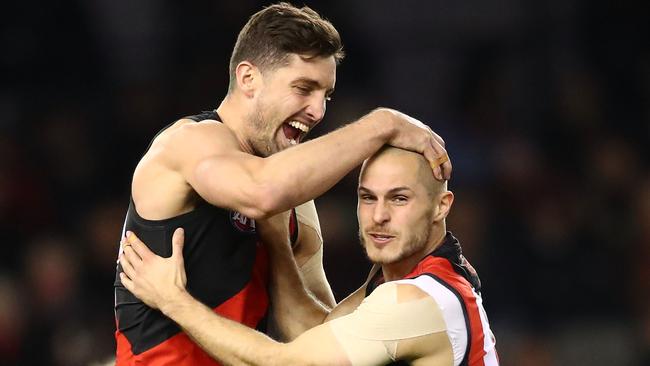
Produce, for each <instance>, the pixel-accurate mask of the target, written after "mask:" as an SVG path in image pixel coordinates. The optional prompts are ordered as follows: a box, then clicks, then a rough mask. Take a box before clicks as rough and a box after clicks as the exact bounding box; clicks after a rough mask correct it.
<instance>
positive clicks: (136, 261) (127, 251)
mask: <svg viewBox="0 0 650 366" xmlns="http://www.w3.org/2000/svg"><path fill="white" fill-rule="evenodd" d="M122 257H123V258H124V260H126V261H128V262H129V264H130V265H131V267H133V268H135V269H137V268H140V265H141V264H142V258H140V256H139V255H138V253H136V252H135V250H134V249H133V245H131V244H127V245H125V246H124V250H123V251H122Z"/></svg>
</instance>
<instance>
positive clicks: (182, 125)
mask: <svg viewBox="0 0 650 366" xmlns="http://www.w3.org/2000/svg"><path fill="white" fill-rule="evenodd" d="M154 144H157V145H158V146H159V147H160V148H161V149H164V150H165V151H167V152H170V153H172V155H173V156H178V154H187V153H193V154H198V155H202V154H212V153H219V152H222V151H231V150H232V149H236V150H239V149H240V147H239V144H238V142H237V138H236V136H235V134H234V133H233V131H232V130H231V129H230V128H228V127H227V126H226V125H224V124H222V123H218V122H216V121H212V120H205V121H201V122H194V121H192V120H189V119H181V120H179V121H177V122H176V123H175V124H174V125H173V126H171V127H170V128H169V129H168V130H167V131H165V132H164V133H163V134H161V136H159V137H158V138H157V141H155V142H154ZM152 147H153V146H152ZM181 156H182V155H181Z"/></svg>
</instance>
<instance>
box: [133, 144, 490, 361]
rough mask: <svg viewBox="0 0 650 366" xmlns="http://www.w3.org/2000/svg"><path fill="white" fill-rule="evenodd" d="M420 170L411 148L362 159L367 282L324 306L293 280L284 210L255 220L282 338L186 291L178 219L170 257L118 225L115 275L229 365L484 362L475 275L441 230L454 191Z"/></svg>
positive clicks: (485, 344) (486, 350)
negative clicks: (119, 265) (123, 234)
mask: <svg viewBox="0 0 650 366" xmlns="http://www.w3.org/2000/svg"><path fill="white" fill-rule="evenodd" d="M427 169H429V168H428V163H427V162H426V160H425V159H424V158H423V157H422V155H420V154H417V153H413V152H409V151H405V150H402V149H397V148H393V147H384V148H382V149H380V150H379V151H378V152H377V153H376V154H374V155H373V156H371V157H370V158H369V159H367V160H366V161H365V162H364V164H363V167H362V169H361V173H360V177H359V187H358V208H357V215H358V220H359V237H360V239H361V243H362V245H363V247H364V248H365V250H366V253H367V255H368V257H369V258H370V260H371V261H372V262H373V263H374V264H375V265H374V266H373V268H372V270H371V272H370V275H369V276H368V280H367V281H366V282H365V283H364V284H363V285H362V286H361V287H360V288H359V289H358V290H357V291H355V292H354V293H352V294H351V295H350V296H348V297H347V298H346V299H344V300H343V301H341V303H339V304H338V305H337V306H336V307H335V308H334V309H333V310H332V311H327V310H326V309H324V308H323V307H322V306H319V305H318V303H317V302H316V301H314V300H313V298H312V297H310V296H309V294H308V293H307V291H305V290H304V286H302V283H301V279H300V276H299V275H298V270H297V267H296V264H295V261H294V259H293V257H292V256H291V253H290V247H289V243H288V241H287V240H286V239H284V238H285V237H286V221H287V218H286V214H283V215H278V216H276V217H274V218H272V219H269V220H265V221H264V222H262V221H260V223H259V230H260V235H261V236H262V238H263V240H264V241H265V243H266V244H267V245H268V246H269V251H270V253H271V264H272V268H273V280H272V283H273V289H274V291H273V292H274V297H273V301H275V306H277V307H279V308H281V309H283V310H284V311H285V312H286V313H287V314H293V319H292V321H287V322H286V323H284V324H282V327H281V329H282V331H283V332H284V335H285V336H286V338H287V339H288V340H290V341H289V342H288V343H278V342H276V341H274V340H272V339H270V338H268V337H266V336H264V335H263V334H261V333H258V332H256V331H254V330H251V329H247V328H245V327H242V326H241V325H239V324H237V323H234V322H232V321H229V320H227V319H224V318H222V317H219V316H218V315H215V314H214V313H212V312H211V311H210V310H209V309H208V308H207V307H205V306H204V305H202V304H201V303H199V302H198V301H196V300H195V299H193V298H192V296H191V295H190V294H189V293H188V292H187V291H186V290H185V284H184V281H183V273H184V271H183V257H182V246H183V232H182V230H180V229H179V230H178V231H177V232H176V233H175V237H174V250H173V254H172V256H171V257H170V258H161V257H158V256H156V255H154V254H153V253H151V252H150V251H148V250H147V248H146V246H145V245H144V244H143V243H142V242H141V241H140V240H139V239H138V238H137V237H136V236H135V235H129V236H128V237H127V239H126V240H125V242H124V243H125V245H126V248H127V250H126V251H125V253H124V254H123V255H122V256H121V260H122V261H123V263H124V264H125V266H124V270H125V273H123V274H122V275H121V276H122V281H123V282H124V284H125V286H126V287H127V288H128V289H129V290H131V291H132V292H133V293H134V294H135V295H136V296H138V297H139V298H141V299H142V300H143V301H144V302H145V303H147V304H149V305H150V306H152V307H156V308H159V309H160V310H161V311H162V312H163V313H164V314H165V315H167V316H168V317H170V318H171V319H173V320H174V321H175V322H177V323H178V324H179V325H180V326H181V327H182V328H183V329H184V330H185V331H186V332H187V333H188V334H189V335H190V336H191V337H192V338H193V339H194V340H195V341H196V342H197V343H198V344H199V345H201V347H203V348H204V349H205V350H206V351H207V352H208V353H209V354H210V355H211V356H212V357H214V358H215V359H218V360H220V361H223V362H226V363H229V364H247V365H307V364H309V365H354V366H357V365H385V364H390V363H405V362H406V363H412V364H414V365H454V366H458V365H469V366H496V365H498V364H499V361H498V357H497V354H496V349H495V339H494V336H493V334H492V331H491V330H490V326H489V323H488V319H487V316H486V314H485V310H484V309H483V305H482V299H481V296H480V281H479V279H478V276H477V274H476V272H475V271H474V269H473V268H472V267H471V265H470V264H469V262H468V261H467V260H466V259H465V257H464V256H463V255H462V253H461V247H460V244H459V242H458V240H457V239H456V238H455V237H454V236H453V235H452V234H451V233H450V232H448V231H447V229H446V222H445V219H446V217H447V215H448V213H449V211H450V209H451V206H452V203H453V200H454V195H453V193H452V192H450V191H448V190H447V183H446V182H441V181H437V180H436V179H434V178H433V177H432V176H431V174H427ZM283 319H285V320H289V319H290V317H289V316H287V317H284V318H283Z"/></svg>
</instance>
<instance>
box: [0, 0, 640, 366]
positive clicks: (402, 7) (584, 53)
mask: <svg viewBox="0 0 650 366" xmlns="http://www.w3.org/2000/svg"><path fill="white" fill-rule="evenodd" d="M264 4H268V2H259V1H251V0H240V1H194V2H172V1H158V0H138V1H130V2H126V1H113V0H96V1H87V2H84V1H49V2H41V3H38V2H9V3H7V4H4V5H3V11H2V15H0V19H2V22H1V23H0V48H1V49H2V52H1V56H0V70H1V71H2V72H1V73H0V75H1V76H0V77H1V80H2V83H1V84H0V116H1V117H0V219H1V221H0V233H1V237H0V241H1V242H2V255H0V265H1V267H0V359H1V360H2V361H1V362H0V363H2V364H5V365H12V364H15V365H66V366H69V365H73V366H74V365H87V364H89V363H91V362H95V361H101V360H104V359H106V358H108V357H110V355H111V354H112V352H113V349H114V340H113V335H112V333H113V329H114V320H113V312H112V303H113V293H112V280H113V276H114V264H115V257H116V252H117V245H118V236H119V232H120V228H121V224H122V221H123V218H124V214H125V210H126V207H127V203H128V185H129V175H130V173H131V172H132V170H133V168H134V166H135V164H136V163H137V161H138V158H139V157H140V156H141V154H142V153H143V150H144V148H145V147H146V146H147V144H148V142H149V140H150V139H151V137H152V136H153V135H154V134H155V133H156V132H157V131H158V130H159V129H160V128H161V127H163V126H164V125H166V124H168V123H170V122H171V121H173V120H175V119H177V118H179V117H181V116H184V115H189V114H193V113H195V112H198V111H200V110H205V109H211V108H214V107H215V106H216V105H217V103H218V102H219V101H220V100H221V98H222V97H223V96H224V93H225V91H226V87H227V80H228V75H227V63H228V58H229V55H230V51H231V49H232V46H233V44H234V41H235V38H236V35H237V32H238V31H239V29H240V28H241V26H242V25H243V24H244V23H245V22H246V20H247V18H248V16H250V15H251V14H252V13H254V12H255V11H257V10H259V9H260V8H261V6H262V5H264ZM299 4H302V3H299ZM307 4H308V5H311V6H312V7H314V8H315V9H316V10H318V11H319V12H321V13H322V14H324V15H325V16H326V17H327V18H329V19H330V20H332V21H333V23H334V24H335V25H336V26H337V28H338V29H339V31H340V33H341V35H342V37H343V40H344V43H345V45H346V50H347V58H346V60H345V61H344V63H343V64H342V66H341V67H340V68H339V70H338V81H337V91H336V93H335V95H334V101H333V102H332V103H331V104H329V106H328V113H327V115H326V117H325V120H324V122H323V123H322V124H321V125H320V126H319V127H318V128H317V129H316V130H315V131H314V133H313V135H312V136H317V135H320V134H323V133H326V132H328V131H331V130H333V129H335V128H337V127H338V126H340V125H341V124H342V123H344V122H346V121H351V120H353V119H354V118H355V117H358V116H360V115H362V114H363V113H365V112H367V111H369V110H370V109H372V108H374V107H376V106H390V107H394V108H397V109H400V110H403V111H406V112H407V113H409V114H411V115H413V116H415V117H417V118H419V119H421V120H422V121H424V122H426V123H428V124H429V125H430V126H431V127H433V129H434V130H436V131H437V132H439V133H440V134H441V135H442V136H444V137H445V139H446V142H447V148H448V150H449V152H450V155H451V156H452V160H453V163H454V174H453V179H452V181H451V183H450V187H451V189H452V190H453V191H454V192H455V193H456V202H455V205H454V208H453V213H452V215H451V217H450V218H449V220H448V226H449V228H450V229H451V230H452V231H453V232H454V233H455V234H456V235H457V236H458V237H459V238H460V240H461V243H463V244H464V249H465V253H466V255H467V257H468V258H469V259H470V260H471V261H472V262H473V264H474V266H475V267H476V268H477V270H478V271H479V273H480V275H481V277H482V281H483V284H484V301H485V307H486V309H487V311H488V314H489V317H490V320H491V323H492V326H493V329H494V331H495V333H496V336H497V342H498V349H499V352H500V355H501V359H502V362H503V364H504V365H530V366H533V365H648V364H650V281H649V279H650V171H649V169H648V157H649V156H650V155H649V154H648V152H649V151H648V150H649V149H648V143H649V142H650V138H649V137H650V103H649V96H650V47H649V43H648V38H647V35H648V34H650V29H649V28H650V26H649V24H650V22H648V19H649V18H648V13H647V12H645V9H644V7H642V6H641V2H632V1H626V0H622V1H586V0H582V1H581V0H550V1H525V0H495V1H490V2H484V1H478V0H462V1H439V0H436V1H410V0H406V1H401V2H395V1H387V0H375V1H370V0H361V1H308V2H307ZM356 175H357V172H356V171H355V172H353V173H351V174H350V175H349V176H348V177H347V178H346V179H345V180H343V181H342V182H341V183H340V184H339V185H337V186H336V187H335V189H333V190H332V191H331V192H329V193H327V194H326V195H324V196H323V197H321V198H319V199H318V200H317V205H318V206H319V209H320V219H321V224H322V227H323V231H324V237H325V241H326V243H325V245H326V249H325V266H326V269H327V271H328V275H329V278H330V280H331V283H332V285H333V288H334V290H335V294H336V296H337V298H338V299H341V298H342V297H344V296H345V295H346V294H347V293H349V292H350V291H352V290H353V289H355V288H356V286H358V284H360V283H361V281H362V280H363V278H364V277H365V273H366V271H367V269H368V268H369V265H368V263H367V262H366V261H365V259H364V256H363V253H362V251H361V250H360V248H359V246H358V244H357V237H356V218H355V204H356V202H355V185H356ZM224 179H227V177H224ZM296 184H299V183H298V182H296Z"/></svg>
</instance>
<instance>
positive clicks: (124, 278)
mask: <svg viewBox="0 0 650 366" xmlns="http://www.w3.org/2000/svg"><path fill="white" fill-rule="evenodd" d="M120 281H122V285H124V287H126V289H127V290H129V291H131V292H133V289H134V285H133V281H131V279H130V278H129V277H127V276H126V275H125V274H124V272H120Z"/></svg>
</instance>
